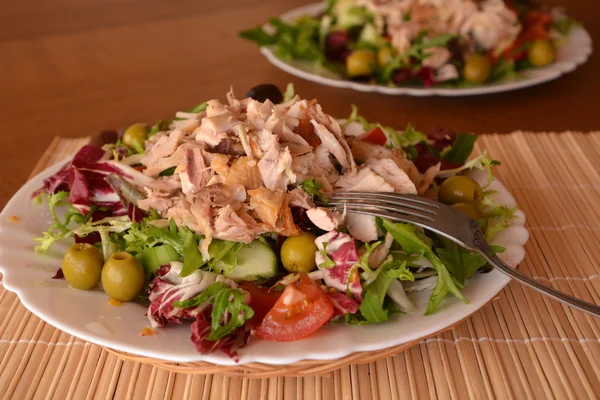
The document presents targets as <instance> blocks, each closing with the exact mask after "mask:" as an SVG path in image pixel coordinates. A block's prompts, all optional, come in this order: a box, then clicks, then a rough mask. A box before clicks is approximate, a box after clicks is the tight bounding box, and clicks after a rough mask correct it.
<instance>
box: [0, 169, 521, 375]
mask: <svg viewBox="0 0 600 400" xmlns="http://www.w3.org/2000/svg"><path fill="white" fill-rule="evenodd" d="M66 161H68V160H65V161H62V162H59V163H57V164H55V165H53V166H51V167H49V168H47V169H45V170H44V171H42V172H40V173H39V174H37V175H36V176H35V177H34V178H32V179H31V180H30V181H28V182H27V183H26V184H25V185H23V186H22V187H21V188H20V189H19V191H18V192H17V193H16V194H15V195H14V196H13V197H12V198H11V200H10V201H9V202H8V203H7V205H6V207H5V208H4V210H3V211H2V212H1V213H0V272H1V273H2V274H3V279H2V280H3V282H2V283H3V285H4V287H5V288H6V289H7V290H10V291H12V292H15V293H16V294H17V295H18V297H19V299H20V301H21V303H22V304H23V305H24V306H25V307H26V308H27V309H28V310H29V311H31V312H32V313H33V314H35V315H36V316H38V317H39V318H40V319H42V320H44V321H46V322H48V323H49V324H51V325H53V326H54V327H56V328H58V329H60V330H62V331H64V332H66V333H68V334H70V335H73V336H75V337H78V338H80V339H83V340H86V341H88V342H91V343H94V344H97V345H101V346H105V347H108V348H111V349H114V350H118V351H123V352H127V353H130V354H135V355H140V356H145V357H151V358H156V359H161V360H167V361H172V362H194V361H206V362H211V363H214V364H217V365H242V364H246V363H250V362H259V363H265V364H272V365H277V364H291V363H294V362H298V361H302V360H335V359H339V358H342V357H344V356H347V355H349V354H352V353H355V352H362V351H377V350H382V349H385V348H389V347H393V346H396V345H399V344H403V343H409V342H412V341H414V340H419V339H422V338H426V337H429V336H431V335H434V334H436V333H438V332H440V331H443V330H445V329H447V328H449V327H451V326H452V325H454V324H456V323H458V322H460V321H462V320H464V319H465V318H467V317H469V316H470V315H471V314H473V313H474V312H475V311H477V310H479V308H481V307H483V306H484V305H486V304H487V303H488V302H489V301H490V300H492V299H493V298H494V297H496V295H497V294H498V293H499V292H500V291H501V290H502V289H503V288H504V286H505V285H506V284H508V282H509V281H510V279H509V278H508V277H506V276H505V275H503V274H501V273H500V272H498V271H492V272H490V273H488V274H478V276H477V277H476V278H473V279H472V281H476V280H481V279H484V280H486V281H487V280H490V281H491V284H489V283H488V284H486V285H488V286H489V288H488V290H487V291H486V292H485V295H482V296H478V297H476V298H470V300H471V303H470V304H469V305H465V304H462V303H460V302H458V301H457V300H456V299H451V300H449V302H448V307H450V308H452V307H455V305H456V304H458V306H460V307H459V308H457V309H458V310H459V312H457V313H453V314H449V315H445V317H444V318H443V322H442V323H439V324H437V325H436V327H435V328H430V329H429V330H427V331H418V330H416V332H413V334H412V335H405V336H403V337H402V338H400V339H399V338H390V337H389V334H388V335H387V338H386V339H385V340H379V341H372V340H371V341H367V342H364V343H360V344H357V343H351V345H349V344H348V343H342V344H343V346H341V347H340V348H338V349H332V348H330V347H326V348H325V349H321V350H319V351H315V350H310V346H311V344H318V343H319V340H325V339H328V337H327V336H326V335H328V334H330V333H331V332H333V333H335V334H337V331H327V332H319V333H317V334H316V335H313V336H312V337H309V338H307V339H304V340H301V341H297V342H291V343H277V342H264V341H257V342H255V343H254V344H253V343H251V345H250V346H248V347H247V348H245V349H243V350H242V351H240V359H239V360H238V361H237V362H236V361H234V360H232V359H231V358H229V357H227V356H225V355H224V354H222V353H220V352H217V353H213V354H207V355H201V354H199V353H197V352H195V351H190V352H186V353H185V354H184V355H181V354H178V355H175V356H173V355H171V354H168V353H165V351H163V350H161V349H159V350H157V349H151V350H148V349H144V348H143V346H142V347H139V346H138V347H136V346H131V345H130V344H128V345H123V344H122V343H120V342H119V341H115V340H113V339H110V338H107V337H106V336H105V335H104V334H99V333H98V332H93V331H92V332H90V331H89V330H86V329H84V328H83V327H82V326H80V325H79V324H75V325H73V323H72V322H65V320H64V319H65V317H61V316H60V315H54V313H52V312H48V311H47V310H44V309H43V306H44V305H40V304H39V303H38V302H36V301H39V298H38V299H36V293H35V292H36V288H35V287H33V286H26V287H24V286H22V285H20V284H18V283H14V282H17V281H18V279H17V278H19V273H21V274H23V273H24V272H23V271H24V269H23V268H22V266H15V265H14V264H13V263H11V262H10V255H11V252H12V251H13V250H14V247H11V248H6V246H7V245H5V241H6V239H8V237H9V236H11V235H13V236H18V235H15V228H16V227H18V226H19V225H18V224H14V223H10V222H7V221H8V217H9V216H10V215H19V214H20V213H22V209H23V207H25V206H24V202H25V199H29V198H30V195H31V193H32V192H33V190H34V189H36V188H37V187H39V186H40V184H41V182H42V181H43V179H44V178H45V177H47V176H50V175H52V174H53V173H55V172H56V171H58V169H59V168H60V167H61V166H62V165H64V163H65V162H66ZM474 177H475V178H476V179H477V180H478V181H480V182H482V181H483V180H484V179H485V177H484V175H481V174H479V175H477V174H475V175H474ZM492 185H493V187H492V189H494V190H497V191H499V193H500V195H501V196H504V198H505V200H506V201H504V202H503V203H505V204H506V205H508V206H514V205H516V202H515V200H514V198H513V197H512V195H511V194H510V193H509V192H508V190H507V189H506V188H505V187H504V185H503V184H502V183H501V182H499V181H498V180H494V182H493V184H492ZM28 206H30V205H28ZM43 207H44V208H47V205H46V204H44V205H43ZM20 210H21V211H20ZM517 216H518V218H517V220H515V221H514V223H513V225H512V226H511V227H510V228H509V230H510V231H511V232H512V235H513V236H515V237H517V238H518V243H514V244H511V243H509V244H508V245H506V244H505V243H504V242H502V240H499V241H498V240H496V239H495V240H493V241H492V242H493V243H495V244H500V245H504V246H505V247H510V250H511V251H513V256H515V258H514V259H512V260H505V261H506V262H507V263H508V264H509V265H511V266H513V267H516V266H517V265H518V264H519V263H520V262H521V261H522V260H523V258H524V244H525V242H526V241H527V239H528V237H529V232H528V231H527V229H526V228H525V226H524V225H525V215H524V214H523V213H522V212H521V211H520V210H519V211H518V212H517ZM11 228H12V229H11ZM38 234H39V233H38ZM508 236H510V235H508ZM29 241H31V236H30V237H29ZM31 247H32V246H31ZM7 254H8V257H9V259H8V260H7V258H6V257H7ZM515 254H516V255H515ZM501 256H502V255H501ZM50 276H52V274H50V275H49V276H48V274H47V275H46V278H48V279H49V277H50ZM481 277H483V278H481ZM480 278H481V279H480ZM13 281H14V282H13ZM62 282H64V281H62ZM65 285H66V283H65ZM32 287H33V290H32ZM473 287H476V284H474V283H473V284H471V282H469V283H468V284H467V285H466V286H465V290H467V289H469V288H473ZM486 287H487V286H486ZM66 289H67V290H68V291H69V293H75V292H78V293H77V294H78V295H79V293H86V292H79V291H75V290H73V289H70V288H68V287H67V288H66ZM102 295H104V294H103V293H102ZM103 301H104V302H106V297H104V298H103ZM445 301H446V300H445ZM96 302H97V301H96ZM133 306H135V305H133ZM115 309H117V308H115ZM446 311H447V310H446V309H445V308H444V309H442V311H439V312H438V313H436V314H433V315H431V316H422V315H416V314H414V313H412V314H410V315H411V316H414V317H415V318H419V321H420V320H421V319H420V318H423V321H427V319H431V318H436V315H438V316H439V315H440V314H441V313H446ZM140 312H142V313H143V312H144V311H143V310H142V311H140ZM407 315H408V314H407ZM402 317H403V316H400V317H399V318H397V319H395V320H393V321H391V322H388V323H386V324H387V325H386V324H379V325H369V326H362V327H354V326H347V325H342V326H343V328H344V329H349V330H354V329H363V330H364V332H370V334H373V332H374V335H375V337H376V338H377V339H379V337H377V330H378V329H377V328H378V327H379V328H382V327H385V326H388V327H390V328H392V327H394V325H395V324H397V323H401V322H402V319H401V318H402ZM144 318H145V317H144ZM144 326H145V325H144ZM184 326H185V325H184ZM180 327H182V326H180ZM180 327H179V328H180ZM142 328H143V326H139V329H137V332H139V331H140V330H141V329H142ZM179 328H176V329H179ZM168 329H171V328H169V327H167V328H165V329H160V330H159V331H161V335H162V334H163V333H164V335H169V334H170V333H169V331H168ZM327 329H329V328H327ZM327 329H324V330H327ZM333 329H337V328H333ZM373 329H375V330H373ZM188 330H189V328H188ZM324 330H322V331H324ZM356 332H360V331H356ZM356 332H353V333H352V332H351V331H348V332H346V333H351V334H352V335H353V337H354V339H355V340H356V337H355V336H356V335H357V333H356ZM417 332H418V333H417ZM362 333H363V332H361V336H364V335H363V334H362ZM342 338H343V335H342ZM143 340H147V339H143ZM143 340H140V342H142V343H143ZM256 343H258V346H257V345H256ZM190 344H191V343H190ZM252 346H254V348H252ZM298 346H300V347H298ZM259 347H260V348H259ZM190 348H191V349H193V347H192V346H190ZM251 348H252V349H253V350H254V349H258V350H259V351H250V352H249V350H250V349H251ZM294 348H296V351H294V350H293V349H294ZM298 348H302V352H298V351H297V350H298ZM261 352H262V354H261Z"/></svg>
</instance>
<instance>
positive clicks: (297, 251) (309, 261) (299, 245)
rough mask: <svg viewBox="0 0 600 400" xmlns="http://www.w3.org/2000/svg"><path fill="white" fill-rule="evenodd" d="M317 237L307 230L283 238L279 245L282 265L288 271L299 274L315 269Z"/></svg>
mask: <svg viewBox="0 0 600 400" xmlns="http://www.w3.org/2000/svg"><path fill="white" fill-rule="evenodd" d="M316 238H317V237H316V236H315V235H313V234H312V233H309V232H302V233H301V234H300V235H298V236H290V237H289V238H287V239H285V241H284V242H283V245H282V246H281V251H280V254H281V262H282V263H283V267H284V268H285V269H287V270H288V271H290V272H298V273H301V274H305V273H308V272H310V271H312V270H313V269H315V267H316V266H317V263H316V262H315V252H316V251H317V245H316V244H315V239H316Z"/></svg>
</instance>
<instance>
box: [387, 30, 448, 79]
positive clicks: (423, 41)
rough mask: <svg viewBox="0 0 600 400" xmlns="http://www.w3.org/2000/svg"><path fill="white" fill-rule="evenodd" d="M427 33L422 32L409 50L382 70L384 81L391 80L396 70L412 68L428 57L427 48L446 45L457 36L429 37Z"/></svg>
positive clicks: (396, 57) (393, 59)
mask: <svg viewBox="0 0 600 400" xmlns="http://www.w3.org/2000/svg"><path fill="white" fill-rule="evenodd" d="M426 35H427V31H423V32H421V33H420V34H419V36H418V37H417V38H416V39H415V40H414V42H413V44H412V46H411V47H410V48H409V49H408V50H406V51H405V52H404V53H401V54H398V55H396V56H395V57H394V58H392V60H391V61H390V62H389V63H388V64H387V65H386V66H385V68H384V69H383V71H382V78H383V80H384V81H386V82H389V81H391V80H392V76H393V75H394V72H396V70H398V69H401V68H409V67H411V68H412V67H413V65H414V64H415V63H416V64H417V65H420V64H421V62H422V61H423V60H424V59H426V58H427V57H428V54H427V53H426V52H425V50H426V49H428V48H432V47H446V45H447V44H448V42H450V41H451V40H452V39H454V38H455V37H456V35H452V34H444V35H439V36H435V37H432V38H427V37H426Z"/></svg>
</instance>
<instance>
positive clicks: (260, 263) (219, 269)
mask: <svg viewBox="0 0 600 400" xmlns="http://www.w3.org/2000/svg"><path fill="white" fill-rule="evenodd" d="M225 259H227V257H225V258H224V259H223V260H221V261H219V262H217V263H216V264H215V265H214V266H213V270H214V271H215V272H216V273H219V274H222V275H225V276H226V277H227V278H229V279H232V280H234V281H255V280H257V279H259V278H269V277H271V276H273V275H275V274H276V273H277V257H276V256H275V252H274V251H273V249H272V248H271V246H269V245H268V244H267V243H265V242H263V241H262V240H255V241H253V242H252V243H250V244H247V245H244V246H243V247H242V248H241V249H240V250H239V251H238V253H237V257H236V258H235V265H231V264H230V263H229V262H226V261H225Z"/></svg>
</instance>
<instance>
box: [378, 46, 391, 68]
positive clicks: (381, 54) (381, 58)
mask: <svg viewBox="0 0 600 400" xmlns="http://www.w3.org/2000/svg"><path fill="white" fill-rule="evenodd" d="M390 61H392V49H390V48H389V47H387V46H384V47H382V48H380V49H379V51H378V52H377V63H378V64H379V66H381V67H383V66H385V65H387V64H389V62H390Z"/></svg>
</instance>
